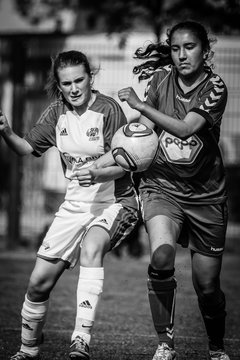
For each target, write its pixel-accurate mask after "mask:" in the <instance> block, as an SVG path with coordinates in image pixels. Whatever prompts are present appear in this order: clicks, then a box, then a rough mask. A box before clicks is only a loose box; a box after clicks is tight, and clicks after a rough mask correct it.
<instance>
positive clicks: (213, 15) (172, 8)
mask: <svg viewBox="0 0 240 360" xmlns="http://www.w3.org/2000/svg"><path fill="white" fill-rule="evenodd" d="M15 3H16V7H17V9H18V11H19V12H20V13H21V14H22V15H23V16H26V17H27V18H28V19H29V21H30V22H32V23H39V22H41V21H42V20H45V19H46V18H55V19H56V24H57V26H58V27H60V25H61V24H60V16H59V15H60V13H61V12H62V11H63V10H66V9H67V10H69V9H72V10H73V11H74V12H75V13H77V14H78V17H77V20H76V21H75V26H74V29H73V31H74V32H75V33H78V32H79V33H82V32H83V31H85V32H88V31H106V32H107V33H108V34H111V33H119V34H120V35H121V38H122V42H121V44H122V45H123V44H124V39H125V38H126V37H127V34H128V33H129V32H130V31H132V30H140V31H145V30H148V31H149V30H150V31H152V32H153V33H154V34H155V36H156V39H157V40H159V39H160V36H161V33H162V30H163V28H165V26H166V25H169V24H171V22H172V21H173V20H174V21H180V20H183V19H186V18H191V19H193V20H197V21H202V22H204V24H205V25H208V26H209V27H210V28H211V30H213V31H214V32H216V33H223V34H239V33H240V21H239V18H240V0H201V1H192V0H114V1H112V0H15ZM62 20H64V19H63V18H61V21H62Z"/></svg>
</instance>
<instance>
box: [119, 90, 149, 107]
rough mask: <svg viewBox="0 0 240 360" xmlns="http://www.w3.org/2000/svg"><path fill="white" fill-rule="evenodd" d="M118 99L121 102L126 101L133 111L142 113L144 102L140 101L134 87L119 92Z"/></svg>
mask: <svg viewBox="0 0 240 360" xmlns="http://www.w3.org/2000/svg"><path fill="white" fill-rule="evenodd" d="M118 97H119V99H120V100H121V101H126V102H127V103H128V105H129V106H130V107H131V108H132V109H135V110H138V111H141V109H142V106H143V102H142V101H141V100H140V99H139V97H138V96H137V94H136V92H135V91H134V90H133V88H132V87H127V88H124V89H121V90H119V91H118Z"/></svg>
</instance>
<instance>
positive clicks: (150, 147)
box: [111, 123, 158, 172]
mask: <svg viewBox="0 0 240 360" xmlns="http://www.w3.org/2000/svg"><path fill="white" fill-rule="evenodd" d="M157 148H158V136H157V134H156V133H155V132H154V131H153V130H152V129H150V128H148V127H147V126H146V125H144V124H140V123H130V124H127V125H124V126H122V127H121V128H119V129H118V130H117V131H116V133H115V134H114V136H113V138H112V143H111V150H112V155H113V158H114V160H115V162H116V163H117V165H119V166H121V167H122V168H123V169H124V170H127V171H133V172H141V171H145V170H146V169H147V168H148V167H149V166H150V165H151V163H152V161H153V159H154V156H155V154H156V151H157Z"/></svg>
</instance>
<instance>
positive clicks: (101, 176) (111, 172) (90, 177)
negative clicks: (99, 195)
mask: <svg viewBox="0 0 240 360" xmlns="http://www.w3.org/2000/svg"><path fill="white" fill-rule="evenodd" d="M124 174H125V171H124V170H123V169H121V168H120V167H119V166H116V165H113V166H107V167H96V166H95V164H93V165H91V166H89V167H86V168H82V169H79V170H77V171H76V173H75V174H74V178H76V179H77V180H78V182H79V185H80V186H90V185H93V184H94V183H102V182H107V181H110V180H116V179H119V178H121V177H122V176H123V175H124Z"/></svg>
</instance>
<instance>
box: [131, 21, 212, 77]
mask: <svg viewBox="0 0 240 360" xmlns="http://www.w3.org/2000/svg"><path fill="white" fill-rule="evenodd" d="M178 30H189V31H191V32H192V33H193V34H194V35H195V36H196V37H197V38H198V39H199V40H200V41H201V44H202V48H203V50H204V51H205V52H206V54H207V57H206V59H204V63H205V65H207V62H209V61H210V60H211V59H212V57H213V54H214V52H213V51H212V50H211V43H213V42H215V41H216V40H215V39H210V38H209V37H208V32H207V30H206V29H205V28H204V26H203V25H202V24H200V23H198V22H196V21H190V20H189V21H184V22H180V23H178V24H176V25H174V26H173V27H172V28H171V29H168V30H167V39H166V41H165V42H164V43H163V42H159V43H151V44H149V45H148V46H147V47H145V48H143V47H140V48H138V49H137V50H136V51H135V54H134V58H136V59H147V61H146V62H144V63H142V64H140V65H137V66H135V67H134V68H133V73H134V74H137V75H138V79H139V81H141V80H145V79H148V78H149V77H151V75H152V74H153V73H154V71H155V70H156V69H157V68H159V67H162V66H165V65H173V60H172V57H171V41H172V36H173V34H174V33H175V31H178Z"/></svg>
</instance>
